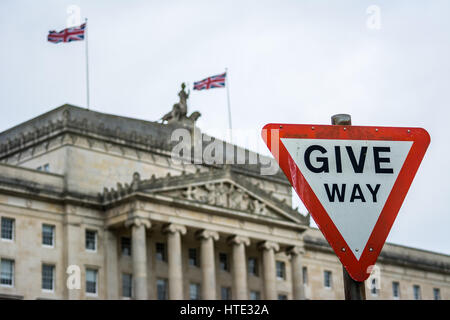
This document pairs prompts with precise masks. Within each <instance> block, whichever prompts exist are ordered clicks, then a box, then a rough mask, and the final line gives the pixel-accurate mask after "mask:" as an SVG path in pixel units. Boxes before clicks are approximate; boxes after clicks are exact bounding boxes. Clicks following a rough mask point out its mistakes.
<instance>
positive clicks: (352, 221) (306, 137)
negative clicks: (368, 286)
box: [262, 124, 430, 281]
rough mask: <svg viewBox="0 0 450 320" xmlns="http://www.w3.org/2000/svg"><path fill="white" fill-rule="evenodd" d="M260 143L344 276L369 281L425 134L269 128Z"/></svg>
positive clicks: (377, 129)
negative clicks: (267, 151) (298, 199)
mask: <svg viewBox="0 0 450 320" xmlns="http://www.w3.org/2000/svg"><path fill="white" fill-rule="evenodd" d="M262 136H263V139H264V141H265V142H266V144H267V146H268V147H269V149H270V151H271V152H272V154H273V155H274V157H275V159H276V160H277V161H278V163H279V165H280V167H281V169H282V170H283V172H284V173H285V175H286V177H287V178H288V179H289V181H290V183H291V184H292V186H293V187H294V189H295V191H296V192H297V194H298V195H299V197H300V198H301V200H302V201H303V203H304V205H305V207H306V208H307V209H308V211H309V212H310V214H311V216H312V217H313V219H314V221H315V222H316V224H317V226H318V227H319V228H320V230H321V231H322V233H323V234H324V236H325V238H326V239H327V241H328V243H329V244H330V245H331V247H332V248H333V250H334V252H335V253H336V254H337V256H338V257H339V259H340V260H341V262H342V264H343V265H344V267H345V268H346V269H347V271H348V273H349V274H350V276H351V277H352V278H353V279H354V280H356V281H364V280H365V279H367V278H368V277H369V275H370V269H369V270H368V267H369V266H371V265H374V264H375V261H376V260H377V258H378V255H379V254H380V252H381V249H382V248H383V245H384V242H385V241H386V238H387V236H388V234H389V231H390V229H391V227H392V224H393V223H394V220H395V218H396V216H397V213H398V211H399V210H400V207H401V205H402V203H403V200H404V199H405V196H406V194H407V192H408V189H409V187H410V185H411V183H412V180H413V179H414V176H415V174H416V172H417V169H418V168H419V165H420V162H421V161H422V158H423V156H424V155H425V151H426V150H427V147H428V145H429V143H430V136H429V135H428V133H427V132H426V131H425V130H424V129H421V128H393V127H361V126H343V125H339V126H337V125H302V124H268V125H266V126H265V127H264V128H263V131H262Z"/></svg>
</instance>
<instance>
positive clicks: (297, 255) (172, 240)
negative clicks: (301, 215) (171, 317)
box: [125, 218, 304, 300]
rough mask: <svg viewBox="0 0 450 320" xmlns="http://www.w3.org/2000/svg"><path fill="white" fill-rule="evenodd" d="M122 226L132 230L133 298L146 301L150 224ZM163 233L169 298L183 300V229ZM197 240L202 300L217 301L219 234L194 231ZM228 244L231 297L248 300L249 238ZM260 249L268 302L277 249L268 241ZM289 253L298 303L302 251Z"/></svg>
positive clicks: (233, 238) (231, 239)
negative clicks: (230, 258)
mask: <svg viewBox="0 0 450 320" xmlns="http://www.w3.org/2000/svg"><path fill="white" fill-rule="evenodd" d="M125 226H126V227H131V238H132V240H131V244H132V259H133V279H134V288H135V298H136V299H138V300H145V299H148V290H147V248H146V229H148V228H150V227H151V223H150V221H149V220H147V219H142V218H133V219H131V220H128V221H127V222H126V223H125ZM163 232H164V233H165V234H167V253H168V265H169V270H168V271H169V299H170V300H182V299H184V296H183V269H182V249H181V236H182V235H184V234H186V227H184V226H181V225H177V224H168V225H167V226H166V227H165V228H164V229H163ZM196 237H197V239H199V240H200V250H201V252H200V267H201V270H202V284H201V289H202V298H203V299H205V300H214V299H216V298H217V297H216V292H217V291H216V273H215V272H216V268H215V254H214V241H217V240H218V239H219V234H218V233H217V232H214V231H209V230H201V231H199V232H197V234H196ZM228 243H229V244H230V245H231V246H232V258H233V264H232V275H233V288H234V298H235V299H236V300H246V299H248V286H247V263H246V254H245V247H246V246H249V245H250V239H249V238H247V237H242V236H237V235H235V236H231V237H229V238H228ZM259 248H260V249H261V250H262V252H263V254H262V260H263V283H264V293H265V298H266V299H267V300H275V299H277V290H276V265H275V252H276V251H278V250H279V249H280V248H279V245H278V244H276V243H273V242H270V241H264V242H262V243H261V244H260V245H259ZM288 253H289V254H290V255H291V256H292V262H291V266H292V283H293V298H294V299H297V300H300V299H304V292H303V284H302V265H301V257H302V254H303V251H302V249H301V248H299V247H292V248H290V250H288Z"/></svg>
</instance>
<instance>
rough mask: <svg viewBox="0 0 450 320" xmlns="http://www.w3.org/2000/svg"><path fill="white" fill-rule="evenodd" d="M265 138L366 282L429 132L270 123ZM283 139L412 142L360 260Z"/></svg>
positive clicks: (354, 273) (339, 251)
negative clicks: (352, 251) (369, 268)
mask: <svg viewBox="0 0 450 320" xmlns="http://www.w3.org/2000/svg"><path fill="white" fill-rule="evenodd" d="M273 130H277V131H273ZM277 133H278V134H277ZM262 137H263V140H264V142H265V143H266V145H267V147H268V148H269V150H270V151H271V152H272V154H273V155H274V157H275V159H276V160H277V162H278V164H279V165H280V168H281V169H282V170H283V172H284V174H285V175H286V177H287V178H288V180H289V182H290V183H291V185H292V186H293V188H294V190H295V191H296V192H297V194H298V195H299V197H300V199H301V200H302V201H303V203H304V205H305V207H306V208H307V209H308V211H309V212H310V214H311V216H312V217H313V219H314V221H315V222H316V224H317V226H318V227H319V229H320V230H321V231H322V233H323V235H324V236H325V239H326V240H327V241H328V243H329V244H330V245H331V247H332V248H333V250H334V252H335V253H336V255H337V256H338V258H339V260H340V261H341V263H342V264H343V266H344V267H345V268H346V269H347V271H348V273H349V274H350V276H351V277H352V278H353V279H354V280H356V281H364V280H366V279H367V278H368V277H369V275H370V270H368V267H369V266H371V265H374V264H375V262H376V260H377V258H378V256H379V254H380V252H381V249H382V248H383V245H384V243H385V241H386V238H387V236H388V235H389V232H390V230H391V227H392V225H393V223H394V221H395V218H396V217H397V214H398V211H399V210H400V207H401V206H402V203H403V201H404V199H405V197H406V194H407V193H408V190H409V188H410V186H411V183H412V181H413V179H414V176H415V175H416V172H417V170H418V168H419V166H420V163H421V162H422V159H423V157H424V155H425V152H426V150H427V148H428V145H429V144H430V135H429V134H428V132H427V131H426V130H425V129H423V128H404V127H373V126H343V125H339V126H338V125H314V124H308V125H307V124H284V123H270V124H267V125H265V126H264V128H263V131H262ZM272 138H275V140H278V141H275V143H274V144H273V146H274V147H275V148H277V149H278V154H277V152H276V151H277V150H272ZM280 138H303V139H339V140H388V141H412V142H413V144H412V146H411V149H410V151H409V153H408V155H407V157H406V159H405V162H404V163H403V166H402V168H401V170H400V172H399V174H398V177H397V180H396V181H395V183H394V185H393V187H392V190H391V193H390V194H389V196H388V199H387V200H386V203H385V205H384V207H383V210H382V211H381V214H380V216H379V218H378V220H377V222H376V224H375V227H374V229H373V231H372V233H371V235H370V237H369V240H368V241H367V245H366V247H365V248H364V250H363V252H362V255H361V257H360V259H359V261H358V260H357V259H356V257H355V256H354V255H353V254H352V253H351V249H350V248H349V246H348V245H347V243H346V242H345V240H344V238H343V237H342V236H341V234H340V232H339V231H338V229H337V228H336V226H335V225H334V223H333V221H332V220H331V219H330V217H329V216H328V214H327V213H326V210H325V208H324V207H323V206H322V204H321V203H320V201H319V199H318V198H317V196H316V195H315V194H314V192H313V191H312V189H311V187H310V186H309V184H308V182H307V181H306V179H305V177H304V176H303V174H302V173H301V172H300V170H299V169H298V167H297V165H296V164H295V162H294V160H293V159H292V157H291V156H290V154H289V152H288V151H287V150H286V148H285V146H284V144H283V143H282V142H281V140H280Z"/></svg>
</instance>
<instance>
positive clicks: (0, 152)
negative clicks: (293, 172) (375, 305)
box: [0, 90, 450, 299]
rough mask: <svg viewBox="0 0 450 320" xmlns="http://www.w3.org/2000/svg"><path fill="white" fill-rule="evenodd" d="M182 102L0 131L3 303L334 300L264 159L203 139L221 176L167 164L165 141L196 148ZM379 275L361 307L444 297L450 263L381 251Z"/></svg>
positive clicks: (328, 267)
mask: <svg viewBox="0 0 450 320" xmlns="http://www.w3.org/2000/svg"><path fill="white" fill-rule="evenodd" d="M183 92H184V90H182V91H181V92H180V103H178V104H176V105H174V107H173V110H172V111H171V112H170V113H168V114H166V115H165V116H164V117H163V120H164V121H163V122H149V121H143V120H138V119H130V118H125V117H119V116H114V115H110V114H104V113H99V112H95V111H90V110H86V109H83V108H79V107H75V106H71V105H64V106H61V107H59V108H56V109H54V110H51V111H50V112H47V113H45V114H43V115H41V116H39V117H36V118H34V119H31V120H29V121H27V122H25V123H22V124H20V125H18V126H15V127H13V128H11V129H9V130H6V131H4V132H2V133H0V219H1V240H0V260H1V277H0V297H1V298H6V299H14V298H15V299H23V298H24V299H343V297H344V294H343V283H342V266H341V264H340V263H339V261H338V259H337V258H336V257H335V255H334V253H333V252H332V250H331V248H330V247H329V245H328V244H327V242H326V241H325V240H324V238H323V237H322V235H321V233H320V231H318V230H316V229H313V228H310V227H309V216H308V215H307V216H305V215H302V214H300V213H299V212H298V211H297V210H295V209H293V208H292V204H291V195H292V194H291V187H290V185H289V183H288V181H287V179H286V178H285V177H284V175H283V174H282V173H281V172H280V171H279V170H278V172H277V173H276V174H273V175H261V174H260V171H261V168H262V167H263V166H264V164H265V165H266V166H270V165H273V162H272V160H271V159H270V158H265V157H263V156H261V155H259V154H255V153H252V152H250V151H248V150H244V149H241V148H239V147H237V146H234V145H230V144H227V143H225V142H222V141H220V140H217V139H216V140H214V139H212V141H213V142H215V143H216V146H218V145H221V146H223V150H226V151H223V153H220V150H222V149H216V151H215V152H212V154H213V155H214V157H217V156H218V155H220V157H222V158H223V159H224V160H225V163H228V164H226V165H221V164H216V163H211V162H210V161H187V160H186V159H184V158H183V159H181V160H183V161H173V158H174V154H173V152H172V151H173V148H174V145H176V144H177V143H178V141H172V140H171V137H172V138H173V136H172V134H173V132H174V130H175V129H177V128H178V129H184V130H187V131H188V132H189V133H190V134H191V136H195V134H197V137H198V136H200V137H204V135H202V134H201V133H199V129H198V128H196V126H195V121H196V119H197V118H198V117H199V116H200V114H199V113H198V112H197V113H193V114H192V115H191V116H189V117H188V116H187V105H186V100H187V97H188V95H186V94H185V93H184V94H185V95H184V96H183ZM208 138H209V137H208ZM194 140H195V139H194ZM201 141H202V142H201V145H202V147H204V150H207V149H208V143H206V142H203V139H202V140H201ZM205 141H211V139H205ZM193 143H194V142H193ZM190 146H191V145H190ZM189 150H190V149H189ZM193 153H195V152H193ZM192 155H193V154H192ZM239 155H241V158H242V159H241V161H237V162H239V163H240V164H234V162H236V161H228V160H230V159H231V158H230V157H232V160H236V159H237V158H238V157H239ZM175 158H176V157H175ZM193 159H195V155H193ZM216 159H217V158H216ZM227 159H228V160H227ZM252 159H253V160H255V159H256V161H253V160H252ZM178 160H180V159H178ZM197 160H198V159H197ZM203 160H204V159H203ZM377 266H378V267H379V268H378V271H379V274H380V277H378V278H377V279H378V280H374V281H375V283H377V284H379V286H378V287H379V288H378V289H376V288H375V289H373V290H370V289H368V290H367V297H368V298H369V299H415V298H417V299H435V298H436V299H448V298H450V257H449V256H448V255H443V254H438V253H432V252H426V251H422V250H417V249H414V248H407V247H402V246H398V245H393V244H386V245H385V247H384V249H383V251H382V254H381V255H380V258H379V260H378V262H377ZM370 281H372V280H370Z"/></svg>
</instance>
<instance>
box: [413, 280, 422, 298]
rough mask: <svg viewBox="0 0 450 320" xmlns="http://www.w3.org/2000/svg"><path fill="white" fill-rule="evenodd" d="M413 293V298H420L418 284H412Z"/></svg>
mask: <svg viewBox="0 0 450 320" xmlns="http://www.w3.org/2000/svg"><path fill="white" fill-rule="evenodd" d="M413 293H414V300H421V299H422V294H421V293H420V286H418V285H417V284H415V285H413Z"/></svg>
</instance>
